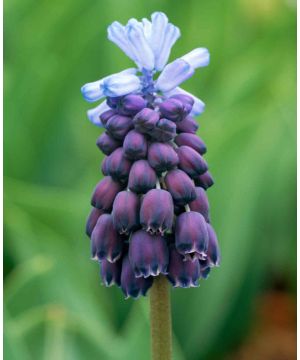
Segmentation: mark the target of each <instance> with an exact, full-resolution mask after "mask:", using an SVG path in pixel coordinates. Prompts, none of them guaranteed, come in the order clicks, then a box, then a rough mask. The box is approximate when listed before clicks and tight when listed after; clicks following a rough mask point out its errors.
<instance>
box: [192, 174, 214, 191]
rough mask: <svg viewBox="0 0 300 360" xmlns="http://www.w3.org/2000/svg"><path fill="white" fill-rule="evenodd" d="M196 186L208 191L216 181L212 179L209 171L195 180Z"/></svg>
mask: <svg viewBox="0 0 300 360" xmlns="http://www.w3.org/2000/svg"><path fill="white" fill-rule="evenodd" d="M194 181H195V184H196V185H197V186H201V187H202V188H203V189H204V190H207V189H208V188H210V187H211V186H213V184H214V179H213V178H212V176H211V174H210V172H209V171H206V172H205V173H204V174H202V175H200V176H197V177H195V178H194Z"/></svg>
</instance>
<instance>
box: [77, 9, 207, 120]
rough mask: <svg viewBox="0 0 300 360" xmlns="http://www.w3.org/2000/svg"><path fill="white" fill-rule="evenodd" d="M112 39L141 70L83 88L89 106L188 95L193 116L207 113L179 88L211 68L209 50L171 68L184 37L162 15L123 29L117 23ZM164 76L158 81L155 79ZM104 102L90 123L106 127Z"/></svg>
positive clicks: (91, 113)
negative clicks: (138, 96)
mask: <svg viewBox="0 0 300 360" xmlns="http://www.w3.org/2000/svg"><path fill="white" fill-rule="evenodd" d="M107 34H108V39H109V40H110V41H112V42H113V43H114V44H116V45H117V46H118V47H119V48H120V49H121V50H122V51H123V52H124V53H125V54H126V55H127V56H128V57H129V58H130V59H131V60H133V61H134V62H135V64H136V66H137V68H129V69H125V70H123V71H121V72H118V73H115V74H112V75H109V76H106V77H104V78H102V79H100V80H97V81H94V82H90V83H87V84H85V85H84V86H82V88H81V92H82V95H83V97H84V98H85V100H86V101H88V102H95V101H98V100H101V99H102V98H104V97H112V98H114V97H120V96H124V95H127V94H144V95H145V94H148V93H149V92H152V93H157V94H158V93H160V94H162V96H165V97H170V96H171V95H176V94H187V95H190V96H191V97H192V98H193V99H194V105H193V107H192V114H193V115H199V114H201V113H202V112H203V110H204V103H203V102H202V101H201V100H200V99H198V98H197V97H195V96H194V95H192V94H189V93H188V92H186V91H185V90H183V89H181V88H179V85H180V84H181V83H183V82H184V81H186V80H187V79H189V78H190V77H191V76H192V75H193V74H194V72H195V70H196V69H197V68H199V67H204V66H207V65H208V64H209V59H210V54H209V51H208V50H207V49H206V48H202V47H200V48H196V49H194V50H192V51H190V52H189V53H187V54H185V55H183V56H181V57H180V58H178V59H176V60H174V61H172V62H171V63H169V64H167V62H168V59H169V56H170V53H171V49H172V47H173V45H174V44H175V42H176V41H177V40H178V38H179V37H180V30H179V29H178V28H177V27H176V26H174V25H173V24H171V23H170V22H169V20H168V18H167V16H166V15H165V14H164V13H162V12H155V13H153V14H152V15H151V21H150V20H148V19H145V18H144V19H142V21H137V20H136V19H130V20H129V21H128V23H127V24H126V25H125V26H123V25H122V24H120V23H119V22H117V21H114V22H113V23H112V24H111V25H110V26H109V27H108V30H107ZM158 72H159V73H160V74H159V75H158V77H157V79H156V80H154V75H155V74H156V73H158ZM107 106H108V105H107V103H106V102H105V101H104V102H102V103H101V104H100V105H98V106H97V107H96V108H94V109H91V110H89V111H88V113H87V115H88V118H89V120H90V121H91V122H92V123H93V124H95V125H98V126H102V123H101V121H99V116H100V115H101V113H102V112H104V111H106V110H107Z"/></svg>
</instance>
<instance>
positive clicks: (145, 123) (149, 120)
mask: <svg viewBox="0 0 300 360" xmlns="http://www.w3.org/2000/svg"><path fill="white" fill-rule="evenodd" d="M158 120H159V113H158V112H157V111H154V110H152V109H149V108H145V109H143V110H141V111H140V112H139V113H138V114H136V116H135V117H134V118H133V123H134V127H135V129H136V130H138V131H139V132H141V133H144V134H151V133H152V131H153V129H154V128H155V126H156V124H157V122H158Z"/></svg>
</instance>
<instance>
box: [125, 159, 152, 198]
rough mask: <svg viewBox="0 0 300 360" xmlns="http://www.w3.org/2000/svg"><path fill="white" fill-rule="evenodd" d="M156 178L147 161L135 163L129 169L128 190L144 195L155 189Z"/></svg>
mask: <svg viewBox="0 0 300 360" xmlns="http://www.w3.org/2000/svg"><path fill="white" fill-rule="evenodd" d="M156 180H157V176H156V173H155V171H154V170H153V168H152V167H151V166H150V165H149V163H148V161H147V160H138V161H135V162H134V163H133V165H132V167H131V169H130V173H129V179H128V188H129V189H130V190H131V191H134V192H135V193H137V194H144V193H146V192H147V191H148V190H151V189H153V188H155V185H156Z"/></svg>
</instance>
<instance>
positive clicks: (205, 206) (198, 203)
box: [189, 187, 210, 223]
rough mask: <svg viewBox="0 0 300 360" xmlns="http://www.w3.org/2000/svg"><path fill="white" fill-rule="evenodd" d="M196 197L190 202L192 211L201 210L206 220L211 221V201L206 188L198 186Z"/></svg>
mask: <svg viewBox="0 0 300 360" xmlns="http://www.w3.org/2000/svg"><path fill="white" fill-rule="evenodd" d="M195 192H196V199H195V200H193V201H192V202H190V203H189V207H190V209H191V210H192V211H196V212H199V213H200V214H202V215H203V217H204V219H205V221H206V222H208V223H209V222H210V217H209V203H208V198H207V195H206V192H205V190H204V189H203V188H202V187H196V188H195Z"/></svg>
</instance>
